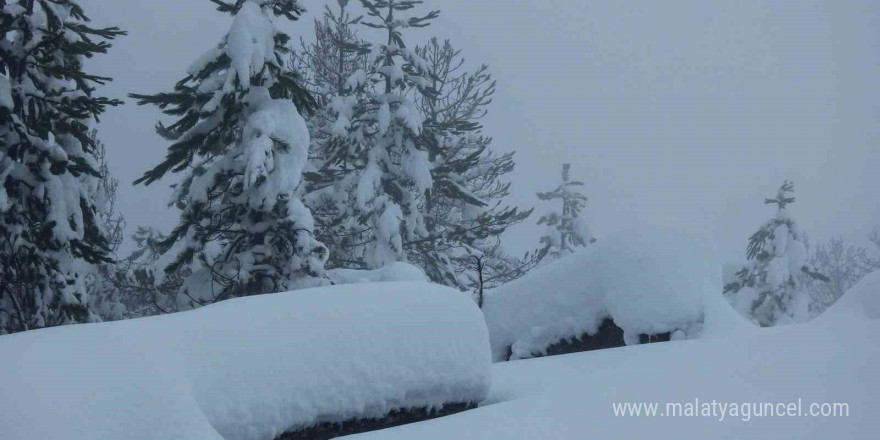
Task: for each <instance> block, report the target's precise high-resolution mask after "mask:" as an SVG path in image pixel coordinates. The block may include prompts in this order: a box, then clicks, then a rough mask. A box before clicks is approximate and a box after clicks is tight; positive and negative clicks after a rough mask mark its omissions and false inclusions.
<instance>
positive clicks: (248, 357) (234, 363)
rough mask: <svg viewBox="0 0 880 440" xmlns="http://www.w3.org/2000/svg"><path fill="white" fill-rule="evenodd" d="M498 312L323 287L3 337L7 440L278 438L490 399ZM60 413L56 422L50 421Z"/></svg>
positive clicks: (423, 293) (442, 296)
mask: <svg viewBox="0 0 880 440" xmlns="http://www.w3.org/2000/svg"><path fill="white" fill-rule="evenodd" d="M488 347H489V341H488V334H487V330H486V326H485V322H484V320H483V318H482V315H481V314H480V312H479V310H478V309H477V307H476V305H475V304H474V303H473V301H471V300H470V299H469V298H468V297H467V296H466V295H461V294H460V293H458V292H457V291H454V290H452V289H449V288H446V287H442V286H437V285H431V284H427V283H375V284H359V285H350V286H335V287H325V288H319V289H309V290H303V291H298V292H291V293H283V294H273V295H262V296H256V297H249V298H241V299H235V300H230V301H225V302H222V303H218V304H215V305H212V306H209V307H205V308H202V309H199V310H195V311H190V312H182V313H178V314H174V315H166V316H160V317H154V318H143V319H136V320H131V321H122V322H112V323H102V324H87V325H79V326H70V327H60V328H52V329H45V330H38V331H33V332H25V333H21V334H16V335H8V336H3V337H0V357H2V358H3V359H4V362H3V363H0V425H2V426H4V434H3V438H4V440H7V439H8V440H30V439H33V438H64V439H69V440H80V439H83V440H84V439H89V440H93V439H94V440H104V439H107V440H111V439H112V440H119V439H125V438H138V439H156V440H159V439H161V440H167V439H177V438H179V439H187V440H190V439H210V440H221V439H225V440H232V439H234V440H264V439H265V440H271V439H273V438H275V437H276V436H278V435H280V434H281V433H283V432H285V431H289V430H291V429H294V430H295V429H298V428H301V427H307V426H310V425H314V424H319V423H323V422H336V421H344V420H350V419H356V418H365V419H368V418H376V417H383V416H384V415H386V414H387V413H389V412H390V411H393V410H398V409H411V408H428V409H439V408H442V407H443V406H444V405H447V404H457V403H461V402H479V401H482V400H483V399H484V398H485V397H486V394H487V393H488V389H489V382H490V363H491V360H490V355H489V352H488ZM46 420H52V423H45V421H46Z"/></svg>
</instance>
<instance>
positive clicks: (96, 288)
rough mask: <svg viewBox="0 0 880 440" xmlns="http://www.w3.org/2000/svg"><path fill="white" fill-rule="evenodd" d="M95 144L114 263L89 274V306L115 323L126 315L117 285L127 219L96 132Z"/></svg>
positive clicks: (100, 215)
mask: <svg viewBox="0 0 880 440" xmlns="http://www.w3.org/2000/svg"><path fill="white" fill-rule="evenodd" d="M91 137H92V138H93V139H94V140H95V145H96V148H95V160H96V161H97V163H98V175H99V177H98V182H97V183H98V185H97V188H96V191H95V195H94V198H95V208H96V213H95V214H96V216H97V221H98V222H99V223H100V224H101V225H102V228H103V230H104V232H105V236H106V237H107V250H108V255H109V256H110V258H111V259H112V260H113V261H112V262H107V263H102V264H99V265H98V267H97V270H96V271H95V273H92V274H89V278H88V280H87V289H88V292H89V306H90V307H91V309H92V310H93V311H94V313H96V314H97V315H98V316H100V317H101V319H102V320H103V321H116V320H119V319H123V318H124V317H125V315H126V312H127V310H126V307H125V305H124V301H123V298H122V292H121V291H120V290H119V289H118V286H117V284H116V282H115V278H116V272H117V260H118V255H117V252H118V251H119V247H120V246H122V241H123V239H124V236H123V233H124V231H125V217H124V216H123V215H122V214H121V213H120V212H119V211H118V210H117V208H116V196H117V189H118V188H119V180H118V179H116V178H115V177H113V176H112V175H111V174H110V167H109V166H108V165H107V148H106V147H105V145H104V143H103V142H101V140H99V139H98V133H97V130H92V132H91Z"/></svg>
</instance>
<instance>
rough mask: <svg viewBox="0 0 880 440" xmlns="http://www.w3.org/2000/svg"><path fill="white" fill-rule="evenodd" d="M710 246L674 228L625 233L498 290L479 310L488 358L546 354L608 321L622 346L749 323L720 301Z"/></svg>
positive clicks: (628, 231) (715, 269) (645, 229)
mask: <svg viewBox="0 0 880 440" xmlns="http://www.w3.org/2000/svg"><path fill="white" fill-rule="evenodd" d="M707 243H709V240H706V239H703V238H700V237H695V236H692V235H690V234H689V233H686V232H680V231H679V230H677V229H664V228H660V227H643V228H639V229H636V230H626V231H622V232H620V233H617V234H614V235H612V236H610V237H608V238H606V239H604V240H600V241H599V242H597V243H596V244H594V245H593V246H592V247H591V248H589V249H587V250H584V251H581V252H578V253H575V254H573V255H570V256H568V257H566V258H563V259H560V260H559V261H556V262H554V263H552V264H549V265H547V266H544V267H542V268H540V269H537V270H535V271H534V272H532V273H530V274H528V275H526V276H524V277H523V278H521V279H519V280H517V281H514V282H511V283H509V284H507V285H504V286H501V287H499V288H497V289H495V290H494V291H492V292H490V293H489V294H488V295H487V297H486V302H485V305H484V308H483V311H484V314H485V315H486V321H487V324H488V327H489V334H490V339H491V343H492V356H493V359H494V360H495V361H496V362H497V361H502V360H504V359H505V358H506V355H507V350H508V347H510V350H511V358H512V359H520V358H528V357H532V356H533V355H534V354H535V353H543V351H544V350H545V349H546V348H547V346H548V345H550V344H552V343H554V342H556V341H559V340H560V339H564V338H571V337H575V336H580V335H581V334H583V333H590V334H593V333H595V332H596V331H597V330H598V328H599V326H600V325H601V324H602V321H603V320H604V319H605V318H606V317H611V318H612V319H613V320H614V322H615V324H617V325H618V326H619V327H620V328H622V329H623V330H624V339H625V341H626V342H627V344H635V343H638V337H639V334H643V333H644V334H657V333H665V332H676V331H678V330H680V331H681V332H683V333H684V334H685V335H686V336H687V337H688V338H693V337H696V336H698V335H699V334H701V333H702V329H703V327H704V325H708V327H709V328H711V331H712V332H714V331H716V330H717V331H719V332H722V333H724V332H728V331H732V329H733V328H737V327H741V326H743V325H747V323H745V322H744V321H743V320H742V319H741V318H739V317H737V316H735V312H734V311H733V310H732V309H731V308H730V307H729V306H728V305H727V304H726V303H725V302H724V299H723V298H722V296H721V271H720V266H719V265H718V264H716V259H715V258H714V252H713V250H712V249H711V248H710V247H709V245H707ZM707 317H708V319H707ZM679 335H681V334H680V333H679Z"/></svg>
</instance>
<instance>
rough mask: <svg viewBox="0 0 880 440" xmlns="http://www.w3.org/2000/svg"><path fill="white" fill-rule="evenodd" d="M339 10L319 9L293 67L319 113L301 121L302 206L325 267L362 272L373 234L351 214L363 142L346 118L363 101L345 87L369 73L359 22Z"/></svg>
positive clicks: (342, 2)
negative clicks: (325, 254)
mask: <svg viewBox="0 0 880 440" xmlns="http://www.w3.org/2000/svg"><path fill="white" fill-rule="evenodd" d="M338 6H339V10H338V12H334V11H333V10H331V8H330V7H329V6H326V7H325V8H324V16H323V18H322V19H321V20H316V21H315V40H314V41H313V42H311V43H308V44H307V43H305V42H303V43H302V50H301V51H300V53H298V54H294V57H293V65H294V67H295V68H296V70H297V71H298V72H300V73H301V74H302V76H303V78H304V80H305V83H306V84H307V86H308V88H309V90H310V91H311V92H312V94H313V95H314V96H315V97H316V98H317V101H318V104H319V109H318V110H317V111H316V112H315V113H314V114H313V115H311V116H310V117H308V118H307V119H306V122H307V125H308V126H309V132H310V133H311V138H312V144H311V150H310V154H309V167H308V171H307V172H306V173H305V174H304V177H305V183H306V196H305V197H304V202H305V203H306V205H307V206H308V207H309V208H310V209H311V210H312V213H313V215H314V218H315V232H316V234H317V237H318V239H319V240H320V241H321V242H322V243H324V244H325V245H326V246H327V247H328V248H329V250H330V259H329V260H328V261H327V267H328V268H340V267H348V268H364V267H366V263H365V261H364V259H363V257H362V255H363V251H364V250H365V248H366V246H367V245H368V243H369V241H370V239H371V237H372V234H371V230H370V229H369V228H368V227H366V226H364V225H363V224H361V222H360V221H359V218H358V213H357V212H356V210H355V209H354V205H355V199H354V196H353V191H354V190H353V187H354V183H355V178H356V176H357V173H358V172H359V171H360V170H362V169H363V165H364V161H363V160H362V159H361V156H363V154H362V152H363V151H364V149H365V139H364V138H363V136H362V135H361V133H358V132H357V131H356V130H351V131H350V130H349V129H350V128H351V126H352V125H354V126H355V127H358V126H359V125H360V124H363V123H365V122H364V121H361V120H354V121H352V119H354V118H353V115H352V114H351V113H350V112H351V111H354V109H355V108H358V109H360V108H361V107H360V105H357V104H359V103H362V102H363V100H365V99H366V98H365V94H364V93H363V90H362V89H358V90H354V89H353V88H352V87H350V86H349V78H351V77H352V76H353V75H354V74H355V73H357V72H366V71H367V70H368V68H369V52H370V50H369V44H368V43H366V42H365V41H363V40H362V39H361V38H360V37H359V36H358V32H357V25H358V24H359V23H360V21H361V19H362V17H361V16H354V15H352V14H351V13H350V12H349V9H348V1H347V0H338Z"/></svg>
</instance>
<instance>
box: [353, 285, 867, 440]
mask: <svg viewBox="0 0 880 440" xmlns="http://www.w3.org/2000/svg"><path fill="white" fill-rule="evenodd" d="M878 317H880V273H875V274H873V275H871V276H869V277H867V278H866V279H865V280H864V281H863V282H862V283H860V284H859V285H858V286H856V287H855V288H853V289H852V290H851V291H850V292H849V293H847V295H845V296H844V300H842V301H841V302H840V303H839V304H837V305H836V306H835V307H832V308H831V309H829V310H828V312H827V314H826V315H824V316H823V317H822V318H821V319H818V320H816V321H814V322H812V323H808V324H803V325H793V326H786V327H777V328H767V329H756V331H754V332H747V333H743V332H736V333H735V334H732V335H730V336H728V337H713V338H706V339H698V340H686V341H673V342H669V343H663V344H649V345H641V346H635V347H623V348H616V349H609V350H599V351H592V352H587V353H578V354H571V355H565V356H555V357H549V358H542V359H530V360H520V361H514V362H506V363H498V364H494V365H493V366H492V383H493V385H492V390H491V392H490V395H489V398H488V401H487V403H488V404H487V405H485V406H483V407H481V408H478V409H476V410H473V411H468V412H465V413H461V414H457V415H453V416H449V417H444V418H442V419H437V420H432V421H427V422H422V423H416V424H412V425H407V426H403V427H398V428H392V429H388V430H383V431H377V432H372V433H367V434H363V435H362V436H361V437H358V438H363V439H364V440H367V439H377V440H378V439H382V440H394V439H416V438H417V439H420V440H431V439H438V440H441V439H442V440H446V439H451V438H454V439H505V440H516V439H530V440H535V439H559V440H562V439H573V440H574V439H578V440H580V439H610V438H621V439H639V438H678V439H695V440H697V439H699V440H704V439H718V438H730V439H742V438H796V439H811V438H812V439H830V438H839V439H872V438H876V435H877V432H878V431H880V419H878V418H877V408H878V407H880V394H878V393H877V391H878V390H880V374H878V373H877V365H880V344H878V342H877V338H876V335H877V334H878V332H880V320H878ZM695 399H699V402H700V403H709V404H711V402H712V401H713V400H714V401H716V402H717V403H719V404H721V403H728V404H730V403H736V404H738V405H739V404H743V403H764V402H767V403H773V404H777V403H783V404H788V403H796V402H798V399H800V402H801V406H800V408H801V410H800V411H801V412H800V413H799V414H801V415H800V416H794V417H789V416H785V417H780V416H773V417H766V416H762V417H757V416H751V417H749V418H748V419H749V420H748V421H746V420H744V419H745V418H746V417H744V415H743V414H739V415H738V416H732V415H730V414H728V415H727V416H726V417H725V418H724V420H723V421H722V420H719V419H720V415H721V413H720V406H718V407H716V413H717V415H713V416H706V417H703V416H699V417H672V416H660V415H659V414H660V413H662V412H664V411H665V410H666V402H671V403H681V404H683V405H684V404H686V403H689V402H690V403H694V402H695ZM639 402H644V403H654V402H656V403H660V406H659V409H658V415H657V416H655V417H646V416H644V415H642V416H641V417H635V416H629V417H623V416H615V412H614V407H613V404H614V403H639ZM812 403H817V404H822V403H846V404H847V405H848V407H849V416H848V417H836V418H835V417H812V416H810V415H809V412H810V409H811V408H810V405H811V404H812ZM740 407H742V406H740ZM697 408H700V405H698V406H697ZM728 408H730V407H728ZM818 409H820V411H821V407H819V408H818ZM787 410H788V409H787V408H786V411H787ZM682 411H683V410H682ZM751 414H754V412H752V413H751ZM803 414H807V415H803Z"/></svg>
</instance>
